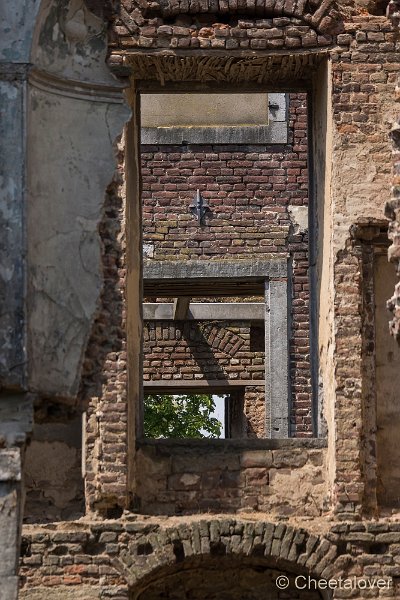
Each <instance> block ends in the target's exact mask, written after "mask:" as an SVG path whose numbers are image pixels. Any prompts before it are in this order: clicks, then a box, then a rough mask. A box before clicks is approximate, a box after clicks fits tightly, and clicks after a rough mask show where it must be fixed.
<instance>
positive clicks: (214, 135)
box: [141, 121, 288, 145]
mask: <svg viewBox="0 0 400 600" xmlns="http://www.w3.org/2000/svg"><path fill="white" fill-rule="evenodd" d="M287 141H288V126H287V122H279V121H275V122H273V123H270V124H269V125H241V126H218V127H143V128H142V130H141V143H142V144H150V145H154V144H179V145H180V144H182V143H185V142H186V143H188V144H287Z"/></svg>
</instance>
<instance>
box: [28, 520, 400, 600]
mask: <svg viewBox="0 0 400 600" xmlns="http://www.w3.org/2000/svg"><path fill="white" fill-rule="evenodd" d="M399 543H400V533H399V531H398V525H396V524H395V523H377V522H374V521H368V522H365V523H355V524H354V523H353V524H352V523H350V524H348V523H342V524H332V525H331V526H330V527H328V528H326V527H324V526H323V524H322V523H321V521H320V520H318V519H317V520H315V521H314V525H310V523H309V522H308V523H307V522H306V521H304V522H301V523H300V524H299V523H298V522H297V523H291V522H290V521H286V522H282V521H281V522H276V523H274V522H273V521H271V520H267V521H264V520H262V519H254V518H253V519H252V518H248V516H247V518H244V519H243V520H240V519H237V518H232V517H230V516H225V517H219V518H215V519H212V518H210V517H209V516H207V517H205V518H202V519H200V520H198V519H187V518H176V519H175V521H174V523H173V524H172V523H171V524H169V525H166V524H165V523H161V524H160V523H158V522H157V521H156V520H155V519H151V518H150V519H148V520H147V521H136V520H128V521H125V522H122V521H107V522H104V523H91V524H83V523H81V524H79V523H71V524H69V525H68V526H66V527H64V528H63V529H62V530H59V531H54V530H52V529H51V528H46V527H37V528H34V527H32V526H29V527H27V528H26V529H25V532H24V537H23V545H22V558H21V590H20V598H21V600H28V599H36V598H40V597H44V596H45V597H46V598H49V599H50V600H58V599H61V598H62V600H70V599H72V598H77V599H82V600H89V599H90V600H91V599H92V598H93V599H98V598H102V599H106V598H115V599H118V600H128V599H130V598H132V594H133V593H134V594H137V595H136V596H134V597H137V598H139V600H145V599H146V600H147V599H148V598H151V599H155V600H158V599H159V598H171V599H172V598H174V599H177V600H180V599H181V598H185V597H187V595H186V594H187V593H188V591H189V593H191V594H193V595H194V597H196V596H197V597H198V598H200V599H202V598H209V599H210V600H220V599H221V597H223V598H236V596H235V593H236V592H238V591H240V592H241V593H242V594H246V593H251V594H252V595H251V597H252V598H255V599H257V600H261V599H264V598H265V597H266V593H269V594H273V596H272V597H274V598H282V600H283V598H285V599H287V600H298V599H300V600H303V599H304V600H305V599H306V598H307V599H309V600H314V598H315V596H314V593H313V590H310V591H308V590H304V591H299V590H296V588H295V585H294V576H293V575H292V574H293V573H296V574H300V575H305V576H306V577H307V576H308V575H310V577H311V578H313V579H314V578H315V579H317V580H318V579H320V578H322V579H325V580H328V581H329V580H336V581H338V580H339V578H341V579H348V580H349V581H350V582H351V583H350V588H349V587H347V589H346V588H344V589H341V590H339V589H336V590H333V597H334V598H343V597H349V596H350V594H351V597H352V598H354V600H363V599H364V598H371V597H377V594H375V592H378V591H379V590H378V589H377V586H376V582H377V580H378V579H382V581H383V583H384V587H383V588H382V589H381V590H380V591H381V594H382V596H381V597H386V598H397V597H398V594H399V578H398V565H397V562H398V558H399ZM232 566H233V567H235V571H236V575H237V574H238V573H240V575H242V576H241V577H240V578H239V580H238V581H237V584H236V580H235V575H234V573H233V572H232V571H231V570H230V569H231V567H232ZM247 567H248V568H249V569H250V573H248V576H246V568H247ZM157 573H158V575H157ZM165 575H167V577H165ZM199 575H201V577H200V578H199ZM279 575H286V576H287V577H288V578H289V581H290V583H291V586H290V588H289V589H287V590H285V591H284V592H283V593H282V596H279V592H278V590H277V587H276V585H274V584H275V580H276V578H277V577H278V576H279ZM182 576H183V577H184V580H182ZM373 581H375V587H374V589H373V590H372V591H371V589H369V587H368V586H367V585H366V582H368V583H370V585H372V582H373ZM301 583H303V580H301ZM250 590H251V592H250ZM222 594H223V595H222ZM232 594H233V595H232ZM372 594H373V595H372ZM239 597H243V595H242V596H239ZM267 597H268V596H267ZM318 597H320V596H319V595H318Z"/></svg>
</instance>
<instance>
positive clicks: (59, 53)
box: [27, 0, 130, 396]
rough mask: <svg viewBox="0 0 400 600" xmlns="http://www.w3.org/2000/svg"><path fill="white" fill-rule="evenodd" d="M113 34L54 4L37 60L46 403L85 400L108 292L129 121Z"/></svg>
mask: <svg viewBox="0 0 400 600" xmlns="http://www.w3.org/2000/svg"><path fill="white" fill-rule="evenodd" d="M104 33H105V31H104V25H103V22H102V21H101V20H100V19H99V18H97V17H95V16H94V15H93V14H91V13H90V12H89V11H88V10H87V9H86V7H85V5H84V4H83V3H82V2H80V1H79V0H73V1H72V2H62V3H57V4H55V5H52V4H51V3H50V4H49V5H48V6H47V7H46V9H45V10H44V11H43V14H42V20H41V23H40V25H38V27H37V32H36V42H37V46H36V47H35V51H34V53H33V57H32V58H33V61H34V62H35V66H36V67H37V69H36V70H35V71H34V73H33V76H32V78H31V88H30V95H29V112H30V118H29V136H30V140H31V142H30V148H31V149H32V150H33V149H34V148H35V147H36V148H38V151H36V152H34V151H32V152H31V153H30V157H29V161H28V175H27V177H28V191H29V199H30V201H29V204H28V214H27V231H28V265H29V267H28V294H29V298H30V303H29V306H28V311H29V323H30V324H29V330H28V351H29V355H30V361H29V365H30V386H31V388H33V389H35V390H37V391H39V392H41V393H46V394H47V395H55V396H74V395H76V394H77V392H78V388H79V379H80V373H81V363H82V357H83V353H84V350H85V345H86V343H87V340H88V337H89V333H90V329H91V325H92V322H93V318H94V314H95V312H96V308H97V303H98V299H99V294H100V290H101V287H102V269H101V260H100V253H101V243H100V239H99V235H98V225H99V222H100V218H101V214H102V208H103V203H104V194H105V189H106V187H107V184H108V183H109V182H110V180H111V179H112V175H113V171H114V168H115V163H114V161H115V156H114V152H115V150H114V142H115V140H116V137H117V136H118V134H119V133H120V132H121V130H122V126H123V124H124V122H125V121H126V120H127V119H128V117H129V114H130V113H129V110H128V108H127V107H126V106H125V105H124V101H123V98H122V95H121V85H120V84H119V83H118V82H116V80H115V79H114V78H113V77H112V76H111V75H110V73H109V71H108V69H107V68H106V66H105V64H104V60H105V53H106V44H105V42H104ZM54 131H57V135H54V133H53V132H54ZM85 132H86V133H85ZM55 190H56V193H55Z"/></svg>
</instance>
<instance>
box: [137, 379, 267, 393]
mask: <svg viewBox="0 0 400 600" xmlns="http://www.w3.org/2000/svg"><path fill="white" fill-rule="evenodd" d="M247 386H257V387H258V386H261V387H264V380H263V379H161V380H157V381H143V387H144V391H145V393H149V392H150V391H152V390H154V392H155V393H157V392H159V391H160V390H165V391H171V392H172V393H176V392H177V391H179V390H182V391H186V392H187V391H188V390H196V391H198V390H202V389H210V390H211V389H212V390H213V391H217V390H222V391H229V389H231V388H238V387H242V388H243V387H247Z"/></svg>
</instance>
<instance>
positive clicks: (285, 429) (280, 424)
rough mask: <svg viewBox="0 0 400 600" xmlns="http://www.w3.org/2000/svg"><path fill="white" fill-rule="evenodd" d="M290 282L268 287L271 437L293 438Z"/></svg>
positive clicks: (267, 369)
mask: <svg viewBox="0 0 400 600" xmlns="http://www.w3.org/2000/svg"><path fill="white" fill-rule="evenodd" d="M287 293H288V292H287V279H283V278H281V279H272V278H271V279H268V280H267V281H266V286H265V311H266V312H265V401H266V408H267V422H266V435H267V437H268V438H287V437H289V384H288V303H287V302H288V301H287Z"/></svg>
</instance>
